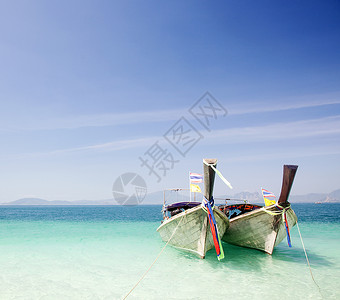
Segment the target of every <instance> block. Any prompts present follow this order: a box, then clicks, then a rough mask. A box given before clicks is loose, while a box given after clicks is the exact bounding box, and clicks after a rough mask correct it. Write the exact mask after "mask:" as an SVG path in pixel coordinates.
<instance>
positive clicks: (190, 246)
mask: <svg viewBox="0 0 340 300" xmlns="http://www.w3.org/2000/svg"><path fill="white" fill-rule="evenodd" d="M204 161H205V163H204V164H203V167H204V196H205V198H206V199H212V194H213V187H214V180H215V172H214V171H213V170H212V168H211V167H210V166H211V165H213V166H216V163H217V160H216V159H205V160H204ZM213 214H214V217H215V220H216V225H217V229H218V232H219V234H220V237H222V236H223V234H224V232H225V231H226V229H227V227H228V226H229V219H228V218H227V217H226V215H225V214H223V213H222V212H221V211H220V210H219V209H218V208H217V207H214V208H213ZM157 231H158V232H159V234H160V236H161V238H162V240H163V241H164V242H168V243H169V244H170V245H172V246H175V247H177V248H180V249H183V250H186V251H189V252H192V253H194V254H196V255H198V256H199V257H200V258H204V257H205V254H206V252H207V251H209V250H210V249H212V248H213V247H214V241H213V236H212V233H211V229H210V226H209V220H208V214H207V211H206V209H204V208H203V206H202V203H201V202H188V201H187V202H177V203H173V204H170V205H166V203H165V201H164V205H163V221H162V224H161V225H160V226H159V227H158V229H157Z"/></svg>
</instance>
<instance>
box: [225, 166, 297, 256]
mask: <svg viewBox="0 0 340 300" xmlns="http://www.w3.org/2000/svg"><path fill="white" fill-rule="evenodd" d="M297 168H298V166H295V165H284V166H283V181H282V188H281V194H280V197H279V200H278V201H277V202H276V203H275V204H272V205H270V206H259V205H254V204H248V203H244V204H235V205H220V206H219V209H220V210H221V211H223V212H224V214H225V215H226V216H228V217H229V222H230V226H229V228H228V230H227V231H226V232H225V234H224V236H223V238H222V240H223V241H225V242H227V243H230V244H234V245H237V246H242V247H249V248H255V249H258V250H262V251H264V252H266V253H268V254H272V253H273V250H274V247H275V246H277V245H278V244H279V243H281V241H282V240H283V239H284V238H285V237H287V240H288V245H289V246H290V247H291V244H290V234H289V228H292V227H293V226H294V225H295V224H296V221H297V217H296V215H295V212H294V210H293V209H292V208H291V206H290V203H289V202H288V198H289V193H290V190H291V187H292V184H293V181H294V177H295V173H296V171H297Z"/></svg>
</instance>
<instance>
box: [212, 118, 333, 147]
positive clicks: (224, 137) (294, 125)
mask: <svg viewBox="0 0 340 300" xmlns="http://www.w3.org/2000/svg"><path fill="white" fill-rule="evenodd" d="M339 133H340V116H335V117H325V118H319V119H312V120H304V121H295V122H287V123H274V124H270V125H265V126H251V127H237V128H230V129H228V128H227V129H223V130H214V131H212V132H211V133H210V134H208V135H207V136H206V138H207V139H209V140H210V139H214V140H216V141H222V142H223V143H226V144H232V143H249V142H254V141H268V142H269V141H274V140H285V139H294V138H307V137H315V136H325V135H330V134H339Z"/></svg>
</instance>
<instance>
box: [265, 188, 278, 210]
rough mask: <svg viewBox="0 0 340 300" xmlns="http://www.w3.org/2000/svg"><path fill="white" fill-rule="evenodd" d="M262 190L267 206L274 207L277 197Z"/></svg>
mask: <svg viewBox="0 0 340 300" xmlns="http://www.w3.org/2000/svg"><path fill="white" fill-rule="evenodd" d="M261 190H262V196H263V200H264V203H265V205H266V206H270V205H274V204H275V203H276V197H275V195H274V194H273V193H272V192H269V191H267V190H265V189H261Z"/></svg>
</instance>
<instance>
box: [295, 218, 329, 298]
mask: <svg viewBox="0 0 340 300" xmlns="http://www.w3.org/2000/svg"><path fill="white" fill-rule="evenodd" d="M296 227H297V229H298V232H299V235H300V239H301V244H302V247H303V251H304V252H305V256H306V260H307V264H308V268H309V272H310V275H311V276H312V279H313V281H314V283H315V285H316V286H317V287H318V289H319V293H320V295H321V298H323V296H322V293H321V289H320V287H319V285H318V284H317V283H316V281H315V279H314V276H313V272H312V268H311V266H310V263H309V259H308V255H307V251H306V248H305V244H304V243H303V240H302V235H301V232H300V228H299V223H298V221H296Z"/></svg>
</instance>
